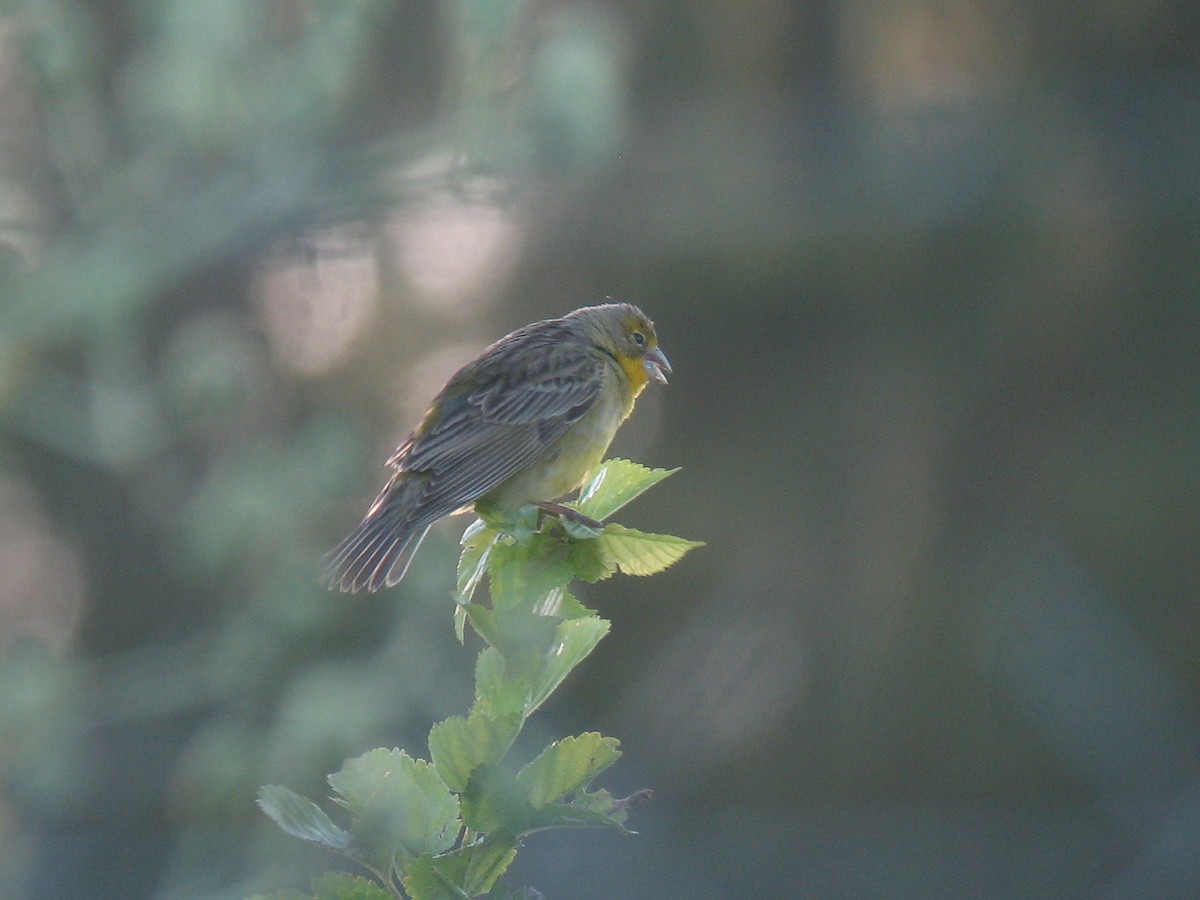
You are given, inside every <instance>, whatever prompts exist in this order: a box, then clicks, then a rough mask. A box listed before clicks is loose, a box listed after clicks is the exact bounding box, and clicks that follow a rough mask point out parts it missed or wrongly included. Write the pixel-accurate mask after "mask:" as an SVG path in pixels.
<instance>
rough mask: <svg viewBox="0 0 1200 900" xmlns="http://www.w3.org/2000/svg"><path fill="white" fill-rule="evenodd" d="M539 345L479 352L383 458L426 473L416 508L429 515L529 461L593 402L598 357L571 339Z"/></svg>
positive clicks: (600, 371) (599, 376) (600, 368)
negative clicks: (391, 453)
mask: <svg viewBox="0 0 1200 900" xmlns="http://www.w3.org/2000/svg"><path fill="white" fill-rule="evenodd" d="M499 349H501V350H505V349H507V348H499ZM514 349H516V348H514ZM524 349H525V350H529V349H532V348H529V347H528V346H526V347H525V348H524ZM539 351H540V352H533V353H530V352H521V353H502V354H500V355H499V356H497V357H489V356H487V355H485V356H484V357H483V358H481V359H480V360H479V361H477V363H476V364H473V365H472V366H470V367H468V368H467V369H465V370H463V372H461V373H460V375H459V376H458V377H456V378H455V379H454V380H453V381H452V382H451V384H450V385H448V386H447V389H446V390H445V391H444V392H443V394H442V396H440V397H439V398H438V400H437V401H435V403H434V406H433V407H432V410H437V413H436V415H427V416H426V421H425V422H423V423H422V424H421V426H419V427H418V428H417V430H416V431H415V432H414V433H413V436H412V437H411V438H409V440H408V441H406V442H405V444H403V445H402V446H401V447H400V449H399V450H397V451H396V454H395V456H393V457H392V459H391V460H390V461H389V462H390V463H391V464H392V465H393V466H395V467H396V468H397V469H399V470H400V471H402V472H420V473H423V474H424V475H426V476H427V480H426V482H425V491H424V496H423V498H422V503H421V506H422V507H423V508H424V509H426V510H427V511H428V513H429V514H430V515H432V516H433V517H434V518H440V517H441V516H443V515H446V514H447V513H449V512H452V511H454V510H455V509H458V508H459V507H461V506H463V505H465V504H468V503H470V502H472V501H474V500H475V499H477V498H478V497H480V496H481V495H483V494H486V493H487V492H488V491H490V490H491V489H492V488H494V487H496V486H497V485H499V484H501V483H502V482H504V481H505V480H506V479H508V478H509V477H511V476H512V475H514V474H515V473H517V472H519V471H521V470H522V469H524V468H525V467H526V466H528V465H529V464H531V463H532V462H533V461H534V460H535V459H537V457H538V456H539V454H541V453H542V452H543V451H545V450H546V449H547V447H549V446H550V445H551V444H552V443H553V442H554V441H556V440H557V439H558V438H559V437H561V436H562V434H563V433H564V432H565V431H566V430H567V429H568V428H570V426H571V425H572V424H574V423H575V422H577V421H578V420H579V419H580V418H581V417H582V416H583V415H584V414H585V413H586V412H587V411H588V410H589V409H590V408H591V406H592V404H593V403H595V401H596V398H597V397H598V396H599V394H600V390H601V386H602V384H603V377H604V360H603V359H602V358H599V357H597V356H596V355H595V354H594V353H592V352H590V351H589V349H588V348H586V347H577V346H574V345H571V344H561V343H560V344H555V345H553V346H549V347H542V348H539ZM432 410H431V412H432Z"/></svg>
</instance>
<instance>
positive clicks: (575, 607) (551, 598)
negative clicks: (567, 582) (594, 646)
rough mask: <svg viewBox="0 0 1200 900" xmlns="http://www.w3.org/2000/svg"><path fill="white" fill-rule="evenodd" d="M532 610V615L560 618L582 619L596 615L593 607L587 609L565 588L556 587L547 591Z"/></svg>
mask: <svg viewBox="0 0 1200 900" xmlns="http://www.w3.org/2000/svg"><path fill="white" fill-rule="evenodd" d="M533 612H534V615H538V616H558V617H559V618H560V619H582V618H584V617H585V616H594V615H596V611H595V610H594V609H588V608H587V607H586V606H584V605H583V604H582V603H580V602H579V598H578V597H576V596H575V595H574V594H572V593H571V592H570V591H568V590H567V589H566V588H556V589H555V590H553V591H551V592H550V593H548V594H547V595H546V596H545V597H544V598H542V602H541V604H540V605H539V606H537V607H536V608H535V609H534V610H533Z"/></svg>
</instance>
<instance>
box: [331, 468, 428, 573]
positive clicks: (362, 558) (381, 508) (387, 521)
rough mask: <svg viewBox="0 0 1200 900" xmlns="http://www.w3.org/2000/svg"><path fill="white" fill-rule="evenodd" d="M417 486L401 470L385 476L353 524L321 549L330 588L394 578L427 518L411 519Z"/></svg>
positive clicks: (415, 545)
mask: <svg viewBox="0 0 1200 900" xmlns="http://www.w3.org/2000/svg"><path fill="white" fill-rule="evenodd" d="M422 487H423V485H422V483H421V482H420V481H418V480H416V479H412V478H405V477H404V476H403V475H397V476H396V477H395V478H393V479H392V480H391V481H390V482H388V484H387V486H386V487H385V488H384V489H383V490H382V491H380V493H379V496H378V497H376V498H375V502H374V503H372V504H371V508H370V510H368V511H367V514H366V516H365V517H364V518H363V520H362V522H360V523H359V525H358V527H357V528H355V529H354V530H353V531H352V532H350V534H349V535H347V536H346V538H345V540H343V541H342V542H341V543H340V544H338V545H337V546H336V547H334V548H333V549H332V550H330V551H329V553H328V554H327V555H326V557H325V569H324V573H323V575H322V580H324V581H325V582H326V583H327V584H328V585H329V588H330V590H334V589H337V590H340V591H349V592H351V593H354V592H357V591H360V590H364V589H365V590H368V591H377V590H379V589H380V588H381V587H392V586H393V585H395V584H398V583H399V582H400V579H401V578H403V577H404V573H405V572H407V571H408V566H409V564H410V563H411V562H412V560H413V556H415V555H416V552H417V550H418V549H419V548H420V546H421V541H423V540H424V539H425V534H426V533H427V532H428V531H429V526H430V524H431V523H430V522H429V521H428V520H425V521H422V520H420V519H417V520H416V521H414V513H415V512H416V508H417V506H418V504H419V501H420V494H421V489H422Z"/></svg>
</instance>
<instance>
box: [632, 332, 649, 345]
mask: <svg viewBox="0 0 1200 900" xmlns="http://www.w3.org/2000/svg"><path fill="white" fill-rule="evenodd" d="M633 342H634V343H635V344H637V345H638V346H639V347H645V346H646V336H645V335H644V334H642V333H641V332H640V331H635V332H634V333H633Z"/></svg>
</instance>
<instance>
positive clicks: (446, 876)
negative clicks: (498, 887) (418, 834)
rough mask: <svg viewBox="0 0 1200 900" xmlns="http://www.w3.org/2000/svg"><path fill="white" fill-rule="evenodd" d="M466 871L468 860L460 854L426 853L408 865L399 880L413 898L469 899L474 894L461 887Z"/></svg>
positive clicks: (424, 899) (429, 899) (414, 899)
mask: <svg viewBox="0 0 1200 900" xmlns="http://www.w3.org/2000/svg"><path fill="white" fill-rule="evenodd" d="M466 873H467V861H466V860H465V859H462V858H461V857H459V855H458V854H457V853H450V854H447V855H445V856H432V855H430V854H427V853H426V854H422V855H421V856H418V857H417V858H416V859H414V860H413V861H412V862H410V863H409V864H408V865H407V866H405V868H404V873H403V875H402V876H401V878H400V882H401V884H403V885H404V890H405V891H407V892H408V896H409V897H411V898H412V900H466V898H469V897H470V896H471V895H470V894H468V893H467V892H466V890H464V889H463V888H462V887H461V885H462V882H463V880H464V879H465V878H466Z"/></svg>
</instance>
